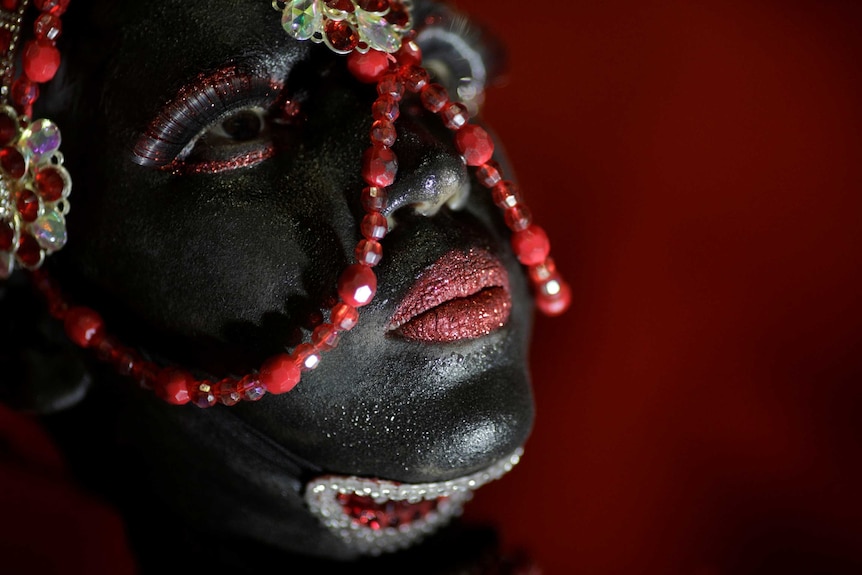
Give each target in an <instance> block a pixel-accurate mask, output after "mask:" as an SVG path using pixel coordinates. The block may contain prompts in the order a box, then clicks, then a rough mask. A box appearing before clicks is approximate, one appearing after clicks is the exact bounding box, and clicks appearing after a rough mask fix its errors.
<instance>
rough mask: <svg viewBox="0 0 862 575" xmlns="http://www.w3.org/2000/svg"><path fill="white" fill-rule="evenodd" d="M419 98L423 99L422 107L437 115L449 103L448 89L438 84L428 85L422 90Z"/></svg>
mask: <svg viewBox="0 0 862 575" xmlns="http://www.w3.org/2000/svg"><path fill="white" fill-rule="evenodd" d="M419 97H420V98H421V99H422V105H423V106H425V109H426V110H428V111H429V112H434V113H435V114H436V113H437V112H439V111H440V110H442V109H443V108H444V107H445V106H446V104H448V103H449V93H448V92H447V91H446V88H444V87H443V86H441V85H440V84H436V83H435V84H427V85H426V86H425V87H424V88H422V91H421V92H420V93H419Z"/></svg>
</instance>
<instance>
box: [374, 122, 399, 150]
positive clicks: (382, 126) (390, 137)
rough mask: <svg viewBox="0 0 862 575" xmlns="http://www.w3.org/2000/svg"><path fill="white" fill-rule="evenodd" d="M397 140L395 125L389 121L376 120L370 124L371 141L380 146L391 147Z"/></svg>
mask: <svg viewBox="0 0 862 575" xmlns="http://www.w3.org/2000/svg"><path fill="white" fill-rule="evenodd" d="M397 138H398V133H397V132H396V131H395V124H393V123H392V122H390V121H389V120H376V121H375V122H374V123H373V124H371V141H372V142H374V143H375V144H380V145H381V146H386V147H387V148H389V147H391V146H392V144H394V143H395V140H396V139H397Z"/></svg>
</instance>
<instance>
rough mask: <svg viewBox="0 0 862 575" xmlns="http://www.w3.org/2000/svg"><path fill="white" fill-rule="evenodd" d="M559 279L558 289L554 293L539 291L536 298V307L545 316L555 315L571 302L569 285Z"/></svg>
mask: <svg viewBox="0 0 862 575" xmlns="http://www.w3.org/2000/svg"><path fill="white" fill-rule="evenodd" d="M558 281H559V290H558V291H557V292H556V293H554V294H548V293H544V292H540V293H539V295H538V296H537V298H536V307H538V308H539V311H541V312H542V313H543V314H545V315H547V316H557V315H560V314H562V313H563V312H565V311H566V310H567V309H569V305H571V303H572V290H571V288H570V287H569V285H568V284H567V283H565V282H563V281H560V280H558Z"/></svg>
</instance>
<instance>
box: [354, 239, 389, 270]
mask: <svg viewBox="0 0 862 575" xmlns="http://www.w3.org/2000/svg"><path fill="white" fill-rule="evenodd" d="M355 255H356V261H358V262H359V263H361V264H362V265H365V266H369V267H374V266H376V265H377V264H379V263H380V260H382V259H383V246H381V245H380V242H376V241H374V240H360V242H359V243H358V244H356V252H355Z"/></svg>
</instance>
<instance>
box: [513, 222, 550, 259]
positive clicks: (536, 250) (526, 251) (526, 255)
mask: <svg viewBox="0 0 862 575" xmlns="http://www.w3.org/2000/svg"><path fill="white" fill-rule="evenodd" d="M512 249H513V250H514V251H515V255H516V256H518V261H520V262H521V263H522V264H524V265H525V266H532V265H536V264H540V263H542V262H543V261H545V259H546V258H547V257H548V253H550V251H551V243H550V241H549V240H548V236H547V234H546V233H545V230H543V229H542V228H540V227H539V226H537V225H532V226H530V227H528V228H527V229H525V230H522V231H520V232H515V233H514V234H512Z"/></svg>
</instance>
